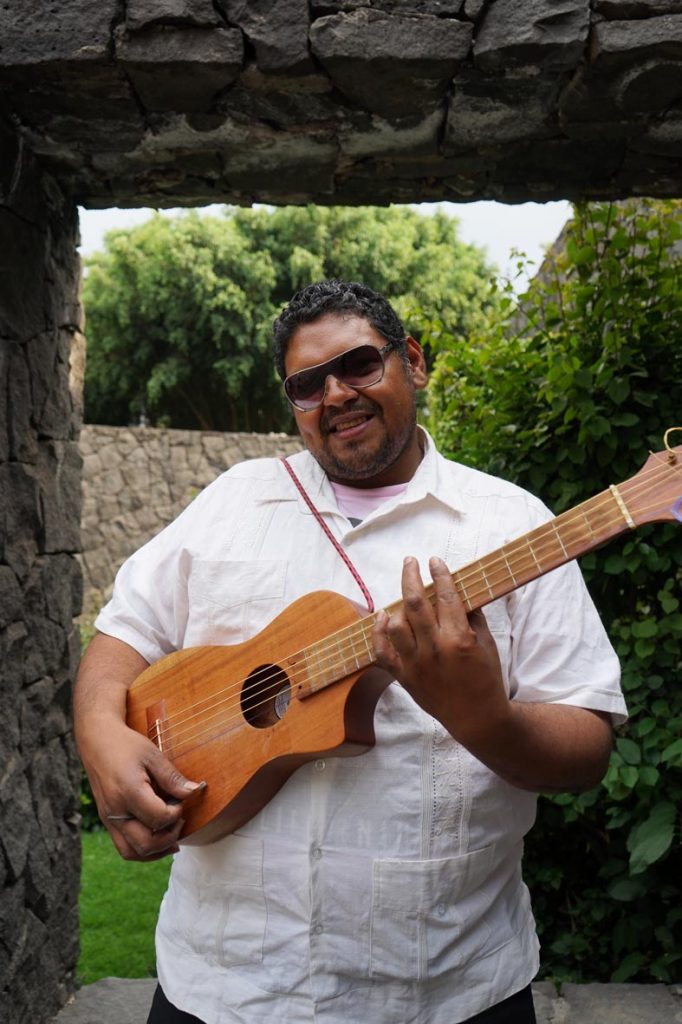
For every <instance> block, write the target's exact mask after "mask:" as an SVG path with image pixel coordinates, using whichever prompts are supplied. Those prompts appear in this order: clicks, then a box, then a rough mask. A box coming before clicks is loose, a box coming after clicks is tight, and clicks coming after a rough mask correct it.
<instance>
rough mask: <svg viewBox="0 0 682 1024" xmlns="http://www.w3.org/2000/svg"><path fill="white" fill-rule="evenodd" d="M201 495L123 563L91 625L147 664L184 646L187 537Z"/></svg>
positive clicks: (192, 526)
mask: <svg viewBox="0 0 682 1024" xmlns="http://www.w3.org/2000/svg"><path fill="white" fill-rule="evenodd" d="M203 493H204V494H205V493H206V492H203ZM202 496H203V495H200V496H199V497H198V498H195V500H194V501H193V502H192V504H191V505H189V506H188V507H187V508H186V509H185V510H184V512H182V513H181V514H180V516H178V518H177V519H175V520H174V521H173V522H172V523H171V524H170V525H169V526H167V527H166V528H165V529H164V530H162V531H161V532H160V533H158V534H157V535H156V536H155V537H154V538H153V539H152V540H150V541H149V542H148V543H147V544H145V545H144V546H143V547H141V548H140V549H139V550H138V551H136V552H135V554H133V555H131V557H130V558H128V560H127V561H126V562H124V563H123V565H122V566H121V568H120V569H119V571H118V573H117V574H116V579H115V582H114V589H113V593H112V597H111V600H110V601H109V602H108V604H106V605H105V606H104V608H102V610H101V612H100V613H99V615H98V616H97V619H96V620H95V628H96V629H98V630H99V631H100V632H101V633H106V634H107V635H108V636H113V637H116V639H117V640H122V641H123V642H124V643H127V644H128V645H129V646H130V647H132V648H133V649H134V650H136V651H137V652H138V654H141V655H142V657H143V658H145V659H146V660H147V661H148V662H149V663H150V664H152V663H153V662H155V661H158V660H159V658H161V657H163V656H164V655H166V654H170V653H171V652H172V651H176V650H179V649H180V648H181V647H182V646H183V636H184V633H185V629H186V625H187V616H188V602H187V586H186V577H187V564H188V562H189V559H190V556H189V553H188V551H187V544H186V538H187V537H190V536H191V535H192V533H193V532H195V531H196V529H197V528H198V523H197V520H198V519H199V518H200V515H199V513H200V506H201V504H202V503H203V502H202Z"/></svg>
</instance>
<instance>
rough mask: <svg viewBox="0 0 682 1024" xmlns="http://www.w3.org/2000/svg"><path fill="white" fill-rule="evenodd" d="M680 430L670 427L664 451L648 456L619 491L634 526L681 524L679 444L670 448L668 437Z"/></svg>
mask: <svg viewBox="0 0 682 1024" xmlns="http://www.w3.org/2000/svg"><path fill="white" fill-rule="evenodd" d="M676 432H680V433H682V427H671V428H670V429H669V430H666V432H665V436H664V438H663V444H664V446H665V447H664V448H663V451H660V452H651V454H650V455H649V458H648V459H647V460H646V462H645V463H644V465H643V466H642V468H641V469H640V470H639V472H638V473H635V475H634V476H633V477H631V478H630V479H629V480H626V481H625V483H622V484H620V486H619V488H618V490H619V492H620V494H621V496H622V499H623V501H624V503H625V506H626V508H627V511H628V513H629V514H630V516H631V517H632V519H633V520H634V524H635V526H643V525H644V523H661V522H666V521H674V520H677V522H679V523H682V444H678V445H676V446H674V447H673V446H671V445H670V444H669V441H668V439H669V437H670V436H671V435H672V434H673V433H676Z"/></svg>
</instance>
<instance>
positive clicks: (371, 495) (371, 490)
mask: <svg viewBox="0 0 682 1024" xmlns="http://www.w3.org/2000/svg"><path fill="white" fill-rule="evenodd" d="M330 483H331V485H332V490H333V491H334V495H335V497H336V503H337V505H338V506H339V509H340V511H341V512H343V514H344V515H345V516H346V518H347V519H350V521H351V523H353V525H354V526H356V525H357V524H358V523H359V522H361V521H362V520H363V519H366V518H367V516H368V515H369V514H370V512H373V511H374V509H375V508H379V505H383V503H384V502H385V501H388V499H389V498H393V497H395V495H396V494H402V493H403V491H405V490H407V484H406V483H405V484H390V485H389V486H388V487H348V485H347V484H335V483H334V481H333V480H332V481H330Z"/></svg>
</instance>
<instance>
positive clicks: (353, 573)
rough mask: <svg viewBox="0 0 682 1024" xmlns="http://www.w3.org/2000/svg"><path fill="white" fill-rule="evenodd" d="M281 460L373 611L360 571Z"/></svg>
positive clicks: (294, 475)
mask: <svg viewBox="0 0 682 1024" xmlns="http://www.w3.org/2000/svg"><path fill="white" fill-rule="evenodd" d="M282 462H283V463H284V467H285V469H286V471H287V473H288V474H289V476H290V477H291V479H292V480H293V481H294V483H295V484H296V486H297V488H298V490H299V492H300V494H301V497H302V498H303V500H304V501H305V503H306V505H307V506H308V508H309V509H310V511H311V512H312V514H313V515H314V516H315V518H316V519H317V521H318V523H319V524H320V526H321V527H322V529H323V530H324V532H325V534H326V535H327V537H328V538H329V540H330V541H331V543H332V544H333V545H334V547H335V548H336V552H337V554H339V555H340V556H341V558H342V559H343V560H344V562H345V563H346V565H347V567H348V569H349V571H350V574H351V576H352V577H353V579H354V580H355V582H356V583H357V585H358V586H359V587H360V590H361V591H362V594H363V597H364V598H365V601H366V602H367V610H368V611H370V612H373V611H374V601H373V600H372V595H371V594H370V592H369V590H368V589H367V587H366V586H365V583H364V582H363V579H362V577H361V575H360V573H359V572H358V570H357V569H356V568H355V566H354V565H353V563H352V562H351V560H350V558H349V557H348V555H347V554H346V552H345V551H344V550H343V548H342V547H341V545H340V544H339V542H338V541H337V539H336V537H335V536H334V535H333V533H332V532H331V530H330V529H329V527H328V526H327V524H326V523H325V521H324V519H323V518H322V516H321V515H320V513H319V512H318V511H317V509H316V508H315V506H314V505H313V503H312V500H311V499H310V498H309V497H308V493H307V491H306V489H305V487H304V486H303V484H302V483H301V481H300V480H299V479H298V477H297V476H296V474H295V473H294V471H293V469H292V468H291V466H290V465H289V463H288V462H287V460H286V459H285V458H284V456H282Z"/></svg>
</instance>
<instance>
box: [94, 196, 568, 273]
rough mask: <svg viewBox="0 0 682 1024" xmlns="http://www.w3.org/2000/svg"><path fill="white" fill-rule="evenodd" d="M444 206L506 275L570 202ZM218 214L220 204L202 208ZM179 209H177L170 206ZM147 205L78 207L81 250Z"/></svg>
mask: <svg viewBox="0 0 682 1024" xmlns="http://www.w3.org/2000/svg"><path fill="white" fill-rule="evenodd" d="M438 205H440V206H441V207H442V208H443V209H445V210H447V212H448V213H449V214H450V215H451V216H453V217H456V218H457V219H458V220H459V222H460V238H461V239H462V241H464V242H473V243H475V244H477V245H480V246H481V247H483V248H484V249H485V250H486V252H487V254H488V258H489V259H490V261H491V262H492V263H494V264H496V266H497V267H498V269H499V270H500V271H501V272H502V273H503V274H504V275H505V276H508V275H511V274H513V273H514V271H515V267H514V261H513V260H512V259H511V252H512V250H514V249H517V250H520V251H522V252H525V253H526V255H527V256H528V257H529V258H530V259H532V260H534V261H535V262H536V263H539V262H540V261H541V259H542V255H543V253H544V251H545V249H546V248H547V246H548V245H551V243H552V242H553V241H554V239H555V238H556V236H557V235H558V234H559V232H560V230H561V228H562V227H563V225H564V224H565V223H566V220H567V219H568V216H569V213H570V205H569V203H565V202H557V203H544V204H541V203H522V204H520V205H518V206H507V205H505V204H504V203H493V202H480V203H462V204H455V203H440V204H438ZM205 209H206V210H208V211H210V212H212V213H218V212H219V211H220V210H221V207H220V206H212V207H211V206H209V207H205ZM418 209H420V210H422V211H424V212H428V211H429V210H433V209H435V204H430V203H422V204H421V205H420V206H419V207H418ZM167 212H168V213H169V214H177V213H179V210H169V211H167ZM151 213H152V211H151V210H121V209H116V208H114V209H110V210H81V211H80V214H81V238H82V245H81V252H82V253H83V254H85V255H89V254H90V253H92V252H95V251H97V250H98V249H100V248H101V247H102V239H103V236H104V234H105V232H106V231H108V230H109V229H110V228H115V227H132V226H133V225H134V224H140V223H142V222H143V221H145V220H147V219H148V218H149V217H150V216H151Z"/></svg>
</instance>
